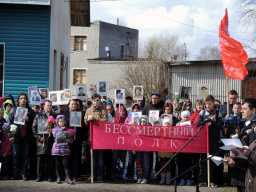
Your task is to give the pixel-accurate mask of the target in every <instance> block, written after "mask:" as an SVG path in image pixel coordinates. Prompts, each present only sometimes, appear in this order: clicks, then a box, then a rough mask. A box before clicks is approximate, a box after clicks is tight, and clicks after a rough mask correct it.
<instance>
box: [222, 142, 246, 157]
mask: <svg viewBox="0 0 256 192" xmlns="http://www.w3.org/2000/svg"><path fill="white" fill-rule="evenodd" d="M221 141H222V142H223V144H224V145H225V146H222V147H220V149H223V150H225V151H229V150H233V151H236V152H237V153H238V156H237V158H243V159H247V157H245V156H244V155H243V154H242V153H241V151H240V150H238V149H237V147H238V146H241V145H242V143H241V141H240V140H239V139H221Z"/></svg>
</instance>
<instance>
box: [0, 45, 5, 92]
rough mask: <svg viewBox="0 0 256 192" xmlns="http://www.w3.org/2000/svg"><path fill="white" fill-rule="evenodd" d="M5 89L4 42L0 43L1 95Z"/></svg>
mask: <svg viewBox="0 0 256 192" xmlns="http://www.w3.org/2000/svg"><path fill="white" fill-rule="evenodd" d="M3 89H4V44H0V96H1V97H2V96H3Z"/></svg>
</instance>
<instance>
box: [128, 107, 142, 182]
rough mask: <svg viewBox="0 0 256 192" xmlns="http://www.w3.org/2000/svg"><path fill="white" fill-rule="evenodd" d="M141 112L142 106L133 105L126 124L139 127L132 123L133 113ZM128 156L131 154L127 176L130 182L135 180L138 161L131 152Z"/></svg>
mask: <svg viewBox="0 0 256 192" xmlns="http://www.w3.org/2000/svg"><path fill="white" fill-rule="evenodd" d="M139 111H141V109H140V104H139V103H134V104H133V105H132V110H131V111H130V115H128V117H127V118H126V119H125V122H124V124H134V125H137V124H138V122H136V121H135V122H132V117H131V113H132V112H139ZM128 154H129V161H128V167H127V174H126V176H127V177H128V179H129V180H133V177H134V162H135V160H136V155H135V154H134V152H133V151H131V150H129V151H128Z"/></svg>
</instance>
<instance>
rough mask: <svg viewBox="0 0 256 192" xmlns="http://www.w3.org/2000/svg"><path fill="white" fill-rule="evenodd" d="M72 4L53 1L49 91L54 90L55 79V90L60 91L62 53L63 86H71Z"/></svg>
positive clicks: (61, 0)
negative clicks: (62, 59) (55, 53)
mask: <svg viewBox="0 0 256 192" xmlns="http://www.w3.org/2000/svg"><path fill="white" fill-rule="evenodd" d="M70 34H71V29H70V3H69V1H63V0H51V32H50V79H49V89H50V90H53V88H54V86H53V83H54V78H56V84H55V90H59V89H60V61H61V53H63V54H64V63H67V64H68V65H67V66H65V67H64V77H63V83H64V84H63V86H64V88H65V87H66V88H67V87H68V86H69V77H68V76H69V73H66V70H68V71H69V70H70ZM54 50H56V51H57V62H56V63H57V66H56V69H57V70H56V71H54Z"/></svg>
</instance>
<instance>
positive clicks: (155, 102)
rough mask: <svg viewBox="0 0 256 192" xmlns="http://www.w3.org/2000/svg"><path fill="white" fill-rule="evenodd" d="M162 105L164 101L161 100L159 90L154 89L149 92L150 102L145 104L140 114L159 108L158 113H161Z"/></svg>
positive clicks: (146, 113) (147, 113)
mask: <svg viewBox="0 0 256 192" xmlns="http://www.w3.org/2000/svg"><path fill="white" fill-rule="evenodd" d="M163 106H164V102H163V101H161V94H160V93H159V92H157V91H155V92H153V93H152V94H151V102H150V103H149V104H148V105H147V106H145V107H144V109H143V111H142V114H143V115H147V116H148V115H149V111H150V110H159V111H160V115H162V114H163Z"/></svg>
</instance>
